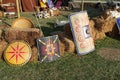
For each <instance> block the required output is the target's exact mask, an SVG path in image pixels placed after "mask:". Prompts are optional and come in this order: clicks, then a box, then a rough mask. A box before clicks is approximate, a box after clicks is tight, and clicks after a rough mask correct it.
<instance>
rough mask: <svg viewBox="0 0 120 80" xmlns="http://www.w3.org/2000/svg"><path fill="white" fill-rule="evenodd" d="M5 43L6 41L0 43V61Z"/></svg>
mask: <svg viewBox="0 0 120 80" xmlns="http://www.w3.org/2000/svg"><path fill="white" fill-rule="evenodd" d="M7 44H8V43H7V42H6V41H4V40H3V41H0V59H1V58H2V55H3V52H4V50H5V48H6V46H7Z"/></svg>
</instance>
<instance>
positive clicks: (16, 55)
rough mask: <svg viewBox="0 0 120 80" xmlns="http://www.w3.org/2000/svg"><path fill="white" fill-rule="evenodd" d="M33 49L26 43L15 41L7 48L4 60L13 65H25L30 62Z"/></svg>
mask: <svg viewBox="0 0 120 80" xmlns="http://www.w3.org/2000/svg"><path fill="white" fill-rule="evenodd" d="M30 57H31V49H30V47H29V45H28V44H27V43H26V42H24V41H14V42H12V43H11V44H9V46H8V47H7V48H6V51H5V53H4V58H5V60H6V62H7V63H9V64H11V65H23V64H25V63H27V62H28V61H29V59H30Z"/></svg>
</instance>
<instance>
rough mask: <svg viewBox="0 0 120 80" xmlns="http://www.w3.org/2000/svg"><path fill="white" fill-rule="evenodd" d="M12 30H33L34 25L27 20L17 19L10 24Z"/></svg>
mask: <svg viewBox="0 0 120 80" xmlns="http://www.w3.org/2000/svg"><path fill="white" fill-rule="evenodd" d="M11 27H12V28H33V27H34V25H33V23H32V22H31V20H29V19H28V18H25V17H23V18H22V17H21V18H17V19H15V20H14V21H13V23H12V26H11Z"/></svg>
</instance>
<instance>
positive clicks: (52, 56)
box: [37, 35, 60, 62]
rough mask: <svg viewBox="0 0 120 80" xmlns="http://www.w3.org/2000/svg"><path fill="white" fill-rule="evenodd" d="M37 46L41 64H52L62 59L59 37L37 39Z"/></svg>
mask: <svg viewBox="0 0 120 80" xmlns="http://www.w3.org/2000/svg"><path fill="white" fill-rule="evenodd" d="M37 46H38V52H39V60H40V61H41V62H51V61H54V60H56V59H58V58H60V49H59V39H58V35H54V36H49V37H43V38H39V39H37Z"/></svg>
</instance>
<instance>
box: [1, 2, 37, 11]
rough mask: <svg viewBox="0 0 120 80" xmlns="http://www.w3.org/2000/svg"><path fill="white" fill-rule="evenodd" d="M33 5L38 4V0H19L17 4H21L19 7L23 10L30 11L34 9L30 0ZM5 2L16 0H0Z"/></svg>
mask: <svg viewBox="0 0 120 80" xmlns="http://www.w3.org/2000/svg"><path fill="white" fill-rule="evenodd" d="M30 1H31V2H32V5H33V6H37V5H38V0H19V5H21V9H22V11H24V12H32V11H34V9H33V7H32V5H31V2H30ZM7 3H16V0H2V4H7Z"/></svg>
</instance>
